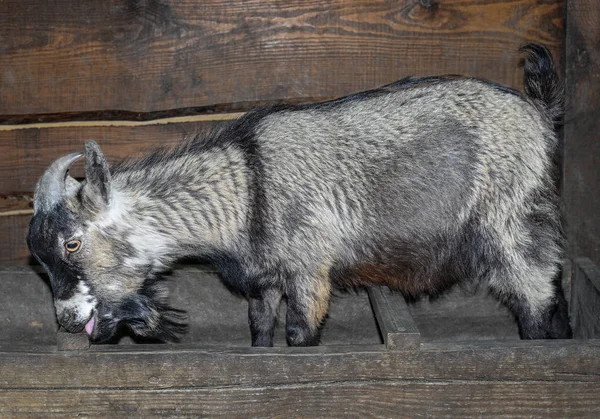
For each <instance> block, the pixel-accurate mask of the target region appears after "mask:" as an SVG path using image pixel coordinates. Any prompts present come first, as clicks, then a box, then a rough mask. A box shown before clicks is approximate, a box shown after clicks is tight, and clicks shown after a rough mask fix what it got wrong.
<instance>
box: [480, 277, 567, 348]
mask: <svg viewBox="0 0 600 419" xmlns="http://www.w3.org/2000/svg"><path fill="white" fill-rule="evenodd" d="M552 271H554V272H553V273H552V272H549V270H543V269H539V268H536V267H535V266H529V267H528V268H527V269H523V270H520V272H518V271H517V273H515V272H514V270H513V272H510V273H505V275H504V278H503V279H502V284H499V283H497V282H496V283H492V284H491V287H492V289H493V290H494V291H495V292H496V293H497V294H498V295H499V296H500V298H501V299H502V300H504V301H505V303H506V304H507V305H508V307H509V308H510V309H511V311H512V312H513V313H514V314H515V316H516V317H517V321H518V323H519V331H520V334H521V338H523V339H568V338H571V336H572V332H571V327H570V325H569V315H568V305H567V301H566V300H565V297H564V294H563V291H562V288H561V286H560V282H559V281H558V280H557V277H558V275H559V272H558V271H559V269H558V267H556V269H552Z"/></svg>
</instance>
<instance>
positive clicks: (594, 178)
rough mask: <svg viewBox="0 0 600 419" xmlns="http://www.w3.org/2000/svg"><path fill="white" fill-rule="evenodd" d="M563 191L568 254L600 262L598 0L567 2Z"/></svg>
mask: <svg viewBox="0 0 600 419" xmlns="http://www.w3.org/2000/svg"><path fill="white" fill-rule="evenodd" d="M566 12H567V13H566V22H567V33H566V94H567V107H566V116H565V128H564V134H565V142H564V169H563V172H564V175H563V191H564V192H563V195H564V199H563V201H564V203H565V214H566V221H567V222H566V231H567V239H568V241H569V250H570V253H571V257H572V258H577V257H588V258H590V259H591V260H592V261H593V262H594V263H595V264H596V265H600V170H599V169H598V167H600V141H598V133H599V132H600V77H598V74H600V48H599V45H598V39H600V5H599V4H598V1H597V0H580V1H574V0H573V1H569V2H568V7H567V10H566Z"/></svg>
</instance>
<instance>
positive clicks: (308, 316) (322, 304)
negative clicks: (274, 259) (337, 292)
mask: <svg viewBox="0 0 600 419" xmlns="http://www.w3.org/2000/svg"><path fill="white" fill-rule="evenodd" d="M287 288H288V289H287V315H286V325H285V332H286V337H287V341H288V344H290V345H291V346H315V345H318V344H319V338H320V332H321V326H322V324H323V321H324V320H325V316H326V315H327V311H328V310H329V300H330V299H331V284H330V282H329V278H328V277H327V276H323V275H321V276H316V277H312V278H305V279H304V280H299V281H290V282H289V283H288V287H287Z"/></svg>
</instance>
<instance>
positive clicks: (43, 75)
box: [0, 0, 597, 264]
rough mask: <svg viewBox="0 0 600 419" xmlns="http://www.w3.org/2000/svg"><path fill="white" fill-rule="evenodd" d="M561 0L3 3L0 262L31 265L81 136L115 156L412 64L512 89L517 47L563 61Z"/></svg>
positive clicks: (380, 80)
mask: <svg viewBox="0 0 600 419" xmlns="http://www.w3.org/2000/svg"><path fill="white" fill-rule="evenodd" d="M563 9H564V4H563V1H561V0H510V1H509V0H506V1H499V0H479V1H475V0H473V1H469V0H460V1H459V0H420V1H419V0H370V1H366V0H362V1H360V0H354V1H352V0H346V1H341V0H340V1H326V0H288V1H264V0H255V1H244V2H235V1H228V0H211V1H201V2H200V1H190V0H177V1H176V0H105V1H97V2H92V1H75V0H73V1H70V2H66V1H65V2H61V3H60V4H59V3H56V2H44V1H29V2H23V1H22V0H4V1H2V2H0V231H1V232H2V237H3V240H1V241H0V264H23V263H29V262H30V257H29V253H28V251H27V247H26V245H25V235H26V230H27V225H28V222H29V218H30V217H31V203H30V199H31V194H32V191H33V188H34V185H35V181H36V179H37V178H38V177H39V176H40V175H41V174H42V173H43V171H44V169H45V168H46V167H47V166H48V165H49V164H50V163H51V162H52V161H53V160H54V159H55V158H57V157H59V156H61V155H63V154H66V153H68V152H71V151H75V150H82V148H83V141H84V140H85V139H89V138H91V139H95V140H97V141H98V142H99V143H100V144H101V146H102V147H103V148H104V150H105V151H106V153H107V155H108V157H109V159H110V160H115V159H117V158H120V157H123V156H126V155H135V154H139V153H140V152H143V151H144V150H147V149H149V148H151V147H153V146H155V145H159V144H160V145H163V144H171V143H174V142H176V141H177V140H178V139H179V138H180V137H182V136H186V135H192V133H194V132H195V131H197V130H201V129H205V128H207V127H209V126H211V125H212V124H215V123H222V122H221V120H222V119H228V118H231V117H235V116H236V115H237V113H238V112H241V111H244V110H246V109H248V108H250V107H252V106H254V105H256V104H264V103H276V102H282V101H294V102H303V101H313V100H320V99H327V98H333V97H337V96H341V95H344V94H348V93H351V92H355V91H359V90H364V89H368V88H373V87H375V86H378V85H381V84H384V83H388V82H391V81H394V80H396V79H399V78H402V77H405V76H408V75H432V74H443V73H454V74H465V75H471V76H479V77H485V78H489V79H491V80H494V81H496V82H499V83H504V84H507V85H510V86H513V87H517V88H520V87H521V85H522V70H521V68H520V67H519V60H520V57H519V54H518V51H517V50H518V48H519V47H520V46H521V45H523V44H524V43H527V42H531V41H536V42H541V43H544V44H546V45H548V46H549V47H550V48H551V50H552V51H553V53H554V54H555V56H556V57H557V58H558V60H559V63H562V62H563V57H562V51H563V32H564V31H563V25H562V22H563V17H564V12H563ZM596 39H597V38H596ZM80 170H81V169H80V168H79V169H77V168H75V174H78V173H79V174H81V171H80Z"/></svg>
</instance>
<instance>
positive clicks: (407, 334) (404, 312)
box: [368, 287, 421, 350]
mask: <svg viewBox="0 0 600 419" xmlns="http://www.w3.org/2000/svg"><path fill="white" fill-rule="evenodd" d="M368 292H369V298H370V300H371V304H372V305H373V311H374V312H375V316H376V317H377V323H378V325H379V329H380V330H381V334H382V336H383V341H384V343H385V345H386V347H387V348H388V349H391V350H418V349H419V345H420V344H421V334H420V333H419V329H417V325H416V324H415V321H414V320H413V318H412V316H411V314H410V312H409V310H408V307H407V305H406V301H404V297H403V296H402V294H400V293H394V292H391V291H390V290H389V289H388V288H387V287H373V288H369V290H368Z"/></svg>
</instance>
